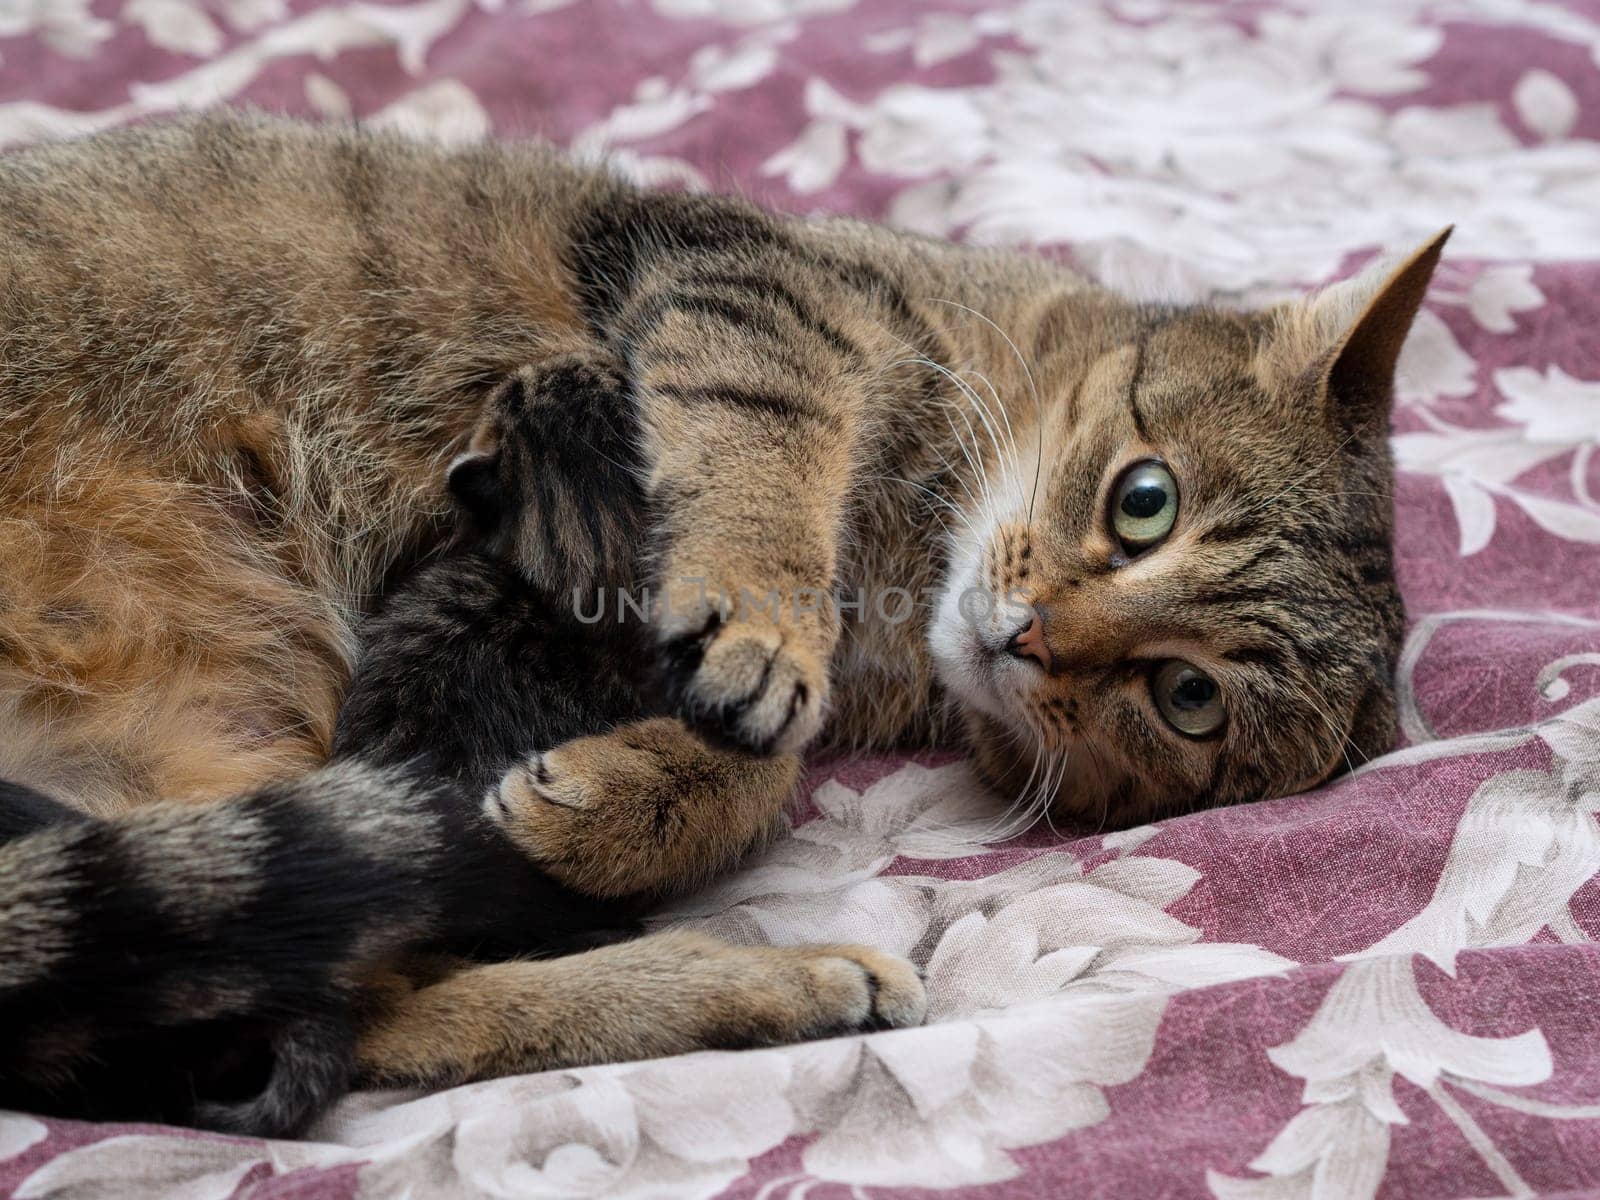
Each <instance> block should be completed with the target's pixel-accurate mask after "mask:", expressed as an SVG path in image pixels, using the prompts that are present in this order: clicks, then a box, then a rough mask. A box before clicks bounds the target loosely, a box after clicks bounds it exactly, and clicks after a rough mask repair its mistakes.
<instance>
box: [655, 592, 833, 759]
mask: <svg viewBox="0 0 1600 1200" xmlns="http://www.w3.org/2000/svg"><path fill="white" fill-rule="evenodd" d="M683 624H684V622H679V621H674V622H672V624H671V625H667V626H665V627H664V628H663V630H662V640H661V662H662V668H663V671H664V674H665V678H666V684H667V689H668V694H669V695H670V697H671V699H672V702H673V704H674V705H675V707H676V708H677V711H678V713H679V715H680V716H682V718H683V720H684V721H685V722H686V723H687V724H688V725H689V726H690V727H691V728H693V729H695V730H697V731H698V732H699V733H701V734H703V735H704V736H705V737H707V738H708V739H710V740H711V741H713V742H716V743H719V744H721V745H726V746H732V747H735V748H737V749H739V750H744V751H746V752H748V753H751V754H762V755H767V754H785V753H793V752H798V751H799V750H801V749H802V748H803V747H804V746H805V744H806V743H807V742H809V741H810V740H811V739H812V738H813V737H815V736H816V735H817V733H818V731H819V730H820V729H821V728H822V718H823V714H824V712H825V711H826V708H827V701H828V657H829V655H828V654H827V653H826V652H819V651H818V650H817V649H815V648H813V646H812V645H811V643H812V642H814V641H817V640H820V639H819V638H818V637H817V636H816V634H815V632H814V631H812V630H810V629H807V628H806V627H804V626H801V625H797V624H791V623H778V622H775V621H769V620H767V619H765V618H764V617H763V616H761V615H759V614H758V615H756V616H755V617H754V619H729V618H728V617H725V616H724V614H723V613H721V612H720V611H717V610H715V609H713V610H711V611H709V612H707V613H704V614H703V615H699V620H698V622H697V623H695V624H692V625H690V627H689V628H687V629H683V628H681V626H682V625H683ZM673 626H680V628H674V627H673ZM829 648H830V649H831V645H830V647H829Z"/></svg>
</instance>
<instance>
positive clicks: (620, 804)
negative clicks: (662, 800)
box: [483, 749, 647, 895]
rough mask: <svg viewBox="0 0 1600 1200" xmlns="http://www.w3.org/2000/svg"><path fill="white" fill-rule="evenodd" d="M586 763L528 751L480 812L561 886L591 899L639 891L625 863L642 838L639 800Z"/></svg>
mask: <svg viewBox="0 0 1600 1200" xmlns="http://www.w3.org/2000/svg"><path fill="white" fill-rule="evenodd" d="M584 765H585V764H583V763H581V762H577V763H573V762H569V761H568V758H567V757H566V756H563V755H562V754H561V753H560V750H559V749H557V750H552V751H539V752H536V753H534V754H530V755H529V756H528V757H527V758H525V759H523V760H522V761H521V762H519V763H516V764H514V765H513V766H512V767H511V768H510V769H509V770H507V771H506V773H505V774H504V775H503V776H501V778H500V782H499V783H498V784H496V785H495V786H494V787H492V788H490V789H489V791H488V793H487V794H486V795H485V796H484V798H483V815H484V816H485V817H487V818H488V819H489V821H490V822H491V823H493V824H495V825H497V826H499V828H500V829H501V831H502V832H504V833H505V835H506V837H508V838H509V839H510V840H511V841H512V843H513V844H515V845H516V847H517V849H519V850H520V851H522V853H523V854H525V855H527V856H528V858H529V859H530V860H532V861H533V862H535V863H537V864H538V865H539V866H540V867H542V868H544V870H545V871H547V872H548V873H549V874H550V875H551V876H553V877H554V878H555V879H557V880H559V881H560V882H562V883H565V884H567V885H569V886H571V887H574V888H577V889H578V890H579V891H582V892H585V893H587V894H589V895H621V894H623V893H624V892H627V891H632V890H642V887H644V886H647V885H645V884H643V883H633V881H630V880H628V879H627V878H626V875H627V869H626V863H625V861H624V860H625V859H626V858H628V857H629V851H630V850H631V849H632V848H633V847H632V845H631V843H632V842H633V839H634V838H635V836H636V835H637V833H638V828H637V826H638V814H637V811H636V810H637V808H638V804H639V800H640V797H638V796H637V795H636V794H634V792H633V790H632V789H616V788H607V787H606V786H605V783H606V781H605V780H604V779H603V778H602V777H600V775H598V774H597V773H596V772H595V771H594V770H592V769H590V770H585V769H583V767H584ZM574 768H576V769H574ZM619 867H620V868H621V870H619V869H618V868H619ZM630 884H631V885H632V886H630Z"/></svg>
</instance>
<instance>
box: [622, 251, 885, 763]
mask: <svg viewBox="0 0 1600 1200" xmlns="http://www.w3.org/2000/svg"><path fill="white" fill-rule="evenodd" d="M751 254H752V251H751V249H750V248H749V247H734V248H732V249H730V250H728V251H726V252H723V251H711V250H702V251H700V252H699V253H698V254H684V255H681V256H678V257H676V258H675V259H674V260H673V263H672V265H671V268H670V271H666V272H665V273H664V274H663V275H662V276H661V277H659V278H657V277H652V278H650V279H649V280H647V281H646V282H645V283H643V284H641V286H640V288H639V290H638V292H637V293H636V294H635V296H634V297H633V300H632V303H631V305H629V306H628V308H627V309H626V310H625V311H624V313H623V314H622V316H621V317H620V318H619V323H618V332H619V334H620V337H621V339H622V340H623V341H624V342H625V344H627V345H628V346H629V347H630V369H631V371H632V373H633V376H634V382H635V385H636V392H637V396H638V403H639V406H640V414H641V417H642V420H643V424H644V427H645V431H646V447H647V451H648V452H649V453H648V457H649V461H650V463H651V474H650V478H649V486H650V494H651V500H652V504H653V509H654V513H655V516H656V521H657V540H656V544H655V550H656V555H657V558H656V575H655V578H656V583H657V587H658V589H659V594H658V596H657V597H656V603H657V609H656V616H655V619H656V623H657V635H658V637H659V639H660V644H661V648H662V658H663V664H664V666H665V668H666V674H667V680H668V684H669V687H670V688H671V690H672V694H673V697H674V699H675V701H676V704H677V707H678V711H679V712H680V713H681V714H682V715H683V717H684V718H685V720H687V721H688V722H689V723H690V724H691V725H693V726H694V727H695V728H696V729H698V730H700V731H701V732H703V733H705V734H707V735H708V736H711V737H714V738H718V739H720V740H723V741H726V742H729V743H731V744H734V745H737V746H739V747H741V748H743V749H747V750H751V751H754V752H756V753H762V754H766V753H772V752H774V751H795V750H798V749H800V748H801V747H803V746H804V745H805V743H806V742H807V741H809V740H810V738H811V737H812V736H813V735H814V734H815V733H816V732H817V730H818V729H819V728H820V727H821V724H822V720H823V713H824V709H825V706H826V703H827V698H828V674H827V672H828V663H829V660H830V658H831V657H832V654H833V649H834V646H835V645H836V643H837V642H838V638H839V613H838V610H837V608H836V606H835V605H834V604H833V603H832V602H831V593H832V590H833V588H834V584H835V578H836V573H837V568H838V565H839V557H840V556H839V538H840V536H841V533H842V531H843V528H844V524H845V518H846V513H847V496H848V493H849V491H850V488H851V486H852V482H853V480H854V479H855V477H856V474H857V469H856V463H855V457H856V455H857V453H858V449H859V442H860V434H861V426H862V424H863V420H862V412H863V410H864V407H865V395H866V388H867V386H868V384H869V380H870V373H869V372H868V371H867V369H866V364H867V363H868V362H869V361H870V360H871V356H870V354H869V351H868V350H867V349H866V348H865V347H864V336H860V335H859V331H855V330H852V331H851V332H849V333H846V332H843V331H841V329H840V328H838V327H836V324H835V322H837V321H840V320H843V319H846V316H845V314H847V313H848V306H847V305H844V304H841V303H840V300H839V288H838V285H837V283H836V282H835V283H834V284H833V285H831V287H830V285H829V284H828V282H827V281H826V280H824V279H822V278H821V277H820V272H819V271H818V270H817V269H816V268H815V266H814V265H809V266H808V265H807V264H806V263H805V262H804V261H803V260H800V259H799V258H798V257H797V256H795V255H791V254H788V253H785V252H780V251H778V250H771V251H770V253H769V256H768V257H767V258H766V259H763V260H761V261H756V260H754V259H753V258H752V257H751ZM823 314H827V315H826V316H824V315H823Z"/></svg>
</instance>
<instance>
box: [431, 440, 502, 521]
mask: <svg viewBox="0 0 1600 1200" xmlns="http://www.w3.org/2000/svg"><path fill="white" fill-rule="evenodd" d="M445 483H446V486H447V487H449V489H450V494H451V495H452V496H454V497H455V501H456V503H457V504H459V505H460V506H461V507H462V509H464V510H465V511H466V512H467V514H468V515H469V516H471V518H472V519H473V520H474V521H475V522H477V524H478V527H479V528H480V529H493V528H494V527H495V525H497V524H498V523H499V521H500V516H501V513H502V511H503V510H504V507H505V505H504V498H503V497H502V496H501V494H500V451H499V448H498V447H494V448H474V449H471V450H468V451H466V452H465V453H464V454H460V455H458V456H457V457H456V460H455V461H454V462H453V463H451V464H450V471H449V473H448V474H447V475H446V476H445Z"/></svg>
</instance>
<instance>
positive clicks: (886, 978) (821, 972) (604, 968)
mask: <svg viewBox="0 0 1600 1200" xmlns="http://www.w3.org/2000/svg"><path fill="white" fill-rule="evenodd" d="M926 1010H927V997H926V993H925V992H924V990H923V986H922V980H921V978H920V977H919V976H918V974H917V972H916V969H915V968H914V967H912V965H911V964H910V963H908V962H906V961H905V960H904V959H900V958H896V957H894V956H892V955H889V954H884V953H881V952H879V951H876V950H872V949H869V948H867V947H865V946H789V947H785V946H734V945H729V944H727V943H724V942H719V941H716V940H715V939H713V938H709V937H705V936H703V935H701V934H696V933H690V932H687V931H683V930H674V931H668V932H665V933H658V934H654V935H652V936H650V937H645V938H640V939H638V940H637V941H632V942H624V943H621V944H619V945H615V946H604V947H601V948H600V949H598V950H590V951H587V952H586V953H583V954H575V955H570V956H568V957H566V958H557V959H550V960H546V961H543V962H509V963H493V964H490V965H487V966H480V967H473V968H470V969H468V970H464V971H461V972H459V973H458V974H455V975H452V976H450V977H448V978H446V979H444V980H443V981H441V982H438V983H434V984H431V985H429V986H426V987H421V988H418V989H416V990H415V991H412V992H410V993H408V994H404V995H400V996H395V997H393V998H392V999H391V1001H390V1006H389V1007H388V1009H387V1010H386V1011H385V1012H384V1013H382V1014H381V1015H379V1016H378V1017H377V1018H376V1019H375V1020H373V1021H372V1022H371V1023H369V1024H368V1025H367V1026H366V1028H365V1031H364V1032H363V1034H362V1036H361V1039H360V1042H359V1044H358V1046H357V1049H356V1063H357V1073H358V1077H359V1081H360V1083H361V1084H363V1085H365V1086H369V1087H448V1086H453V1085H455V1084H458V1083H464V1082H466V1081H468V1080H473V1079H485V1078H492V1077H495V1076H500V1075H511V1074H518V1073H521V1072H528V1071H546V1070H559V1069H564V1068H569V1067H580V1066H588V1065H593V1064H598V1063H610V1062H626V1061H632V1060H636V1059H642V1058H659V1057H663V1056H666V1055H672V1054H686V1053H689V1052H691V1051H695V1050H737V1049H747V1048H752V1047H757V1046H771V1045H778V1044H781V1043H784V1042H795V1041H803V1040H806V1039H811V1038H821V1037H833V1036H838V1035H841V1034H848V1033H855V1032H860V1031H864V1030H870V1029H884V1028H898V1027H902V1026H907V1025H916V1024H919V1023H920V1022H921V1021H922V1018H923V1016H924V1014H925V1013H926Z"/></svg>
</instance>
